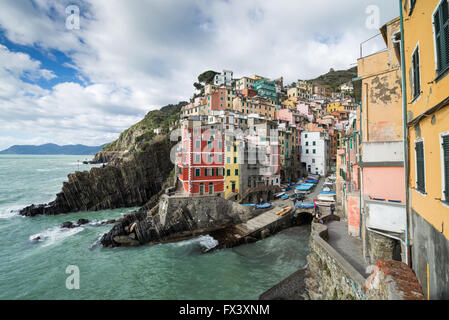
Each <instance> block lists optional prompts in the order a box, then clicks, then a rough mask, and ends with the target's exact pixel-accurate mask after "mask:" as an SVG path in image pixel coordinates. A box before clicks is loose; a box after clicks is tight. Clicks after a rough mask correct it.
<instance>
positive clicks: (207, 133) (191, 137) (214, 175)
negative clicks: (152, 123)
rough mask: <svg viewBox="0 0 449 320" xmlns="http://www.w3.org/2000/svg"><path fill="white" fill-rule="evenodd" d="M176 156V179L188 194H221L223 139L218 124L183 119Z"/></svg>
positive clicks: (223, 180)
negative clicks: (178, 149) (204, 123)
mask: <svg viewBox="0 0 449 320" xmlns="http://www.w3.org/2000/svg"><path fill="white" fill-rule="evenodd" d="M181 130H182V148H181V152H179V153H178V168H179V169H178V170H179V171H178V179H179V180H180V181H181V183H182V185H183V189H184V191H185V192H186V193H188V194H191V195H204V194H215V195H218V196H221V195H222V193H224V184H225V177H224V136H223V135H222V128H221V125H220V124H218V125H217V124H214V125H202V122H201V121H200V120H199V119H198V120H191V119H189V120H184V122H183V123H182V126H181Z"/></svg>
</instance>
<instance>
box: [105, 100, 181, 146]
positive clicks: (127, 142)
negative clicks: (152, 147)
mask: <svg viewBox="0 0 449 320" xmlns="http://www.w3.org/2000/svg"><path fill="white" fill-rule="evenodd" d="M186 104H187V102H185V101H182V102H179V103H178V104H169V105H167V106H165V107H162V108H161V109H160V110H153V111H150V112H148V113H147V114H146V115H145V117H144V118H143V119H142V120H141V121H139V122H138V123H136V124H134V125H132V126H131V127H129V128H128V129H126V130H125V131H123V132H122V133H121V134H120V136H119V138H118V139H117V140H115V141H113V142H111V143H109V144H107V145H106V146H104V148H103V149H102V151H121V152H123V151H128V152H130V153H132V152H134V151H144V150H146V148H147V147H148V144H149V143H150V141H151V140H152V139H153V138H154V137H155V136H156V133H155V132H154V129H157V128H161V129H162V134H168V133H169V131H170V128H171V127H175V126H176V125H177V123H178V121H179V114H180V112H181V108H182V107H183V106H185V105H186Z"/></svg>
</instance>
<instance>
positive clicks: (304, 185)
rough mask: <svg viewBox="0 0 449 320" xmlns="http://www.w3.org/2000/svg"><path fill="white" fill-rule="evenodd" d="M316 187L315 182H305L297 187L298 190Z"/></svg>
mask: <svg viewBox="0 0 449 320" xmlns="http://www.w3.org/2000/svg"><path fill="white" fill-rule="evenodd" d="M313 187H314V184H313V183H303V184H301V185H300V186H297V187H296V190H299V191H309V190H310V189H312V188H313Z"/></svg>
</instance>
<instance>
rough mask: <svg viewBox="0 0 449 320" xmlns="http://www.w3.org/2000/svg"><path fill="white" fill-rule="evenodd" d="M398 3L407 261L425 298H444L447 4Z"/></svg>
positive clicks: (448, 222) (448, 275)
mask: <svg viewBox="0 0 449 320" xmlns="http://www.w3.org/2000/svg"><path fill="white" fill-rule="evenodd" d="M402 4H403V8H402V9H403V15H404V20H403V23H404V39H403V40H404V51H405V52H404V56H405V66H404V67H405V74H406V84H407V96H406V98H407V127H408V136H409V137H408V138H409V139H408V143H409V144H408V151H409V170H408V171H409V196H410V204H411V208H410V212H409V215H410V218H411V230H410V237H411V243H412V261H411V262H412V268H413V270H414V271H415V273H416V275H417V277H418V279H419V281H420V283H421V286H422V288H423V291H424V292H425V293H426V295H427V297H428V298H429V299H449V5H448V1H447V0H425V1H405V0H404V1H402Z"/></svg>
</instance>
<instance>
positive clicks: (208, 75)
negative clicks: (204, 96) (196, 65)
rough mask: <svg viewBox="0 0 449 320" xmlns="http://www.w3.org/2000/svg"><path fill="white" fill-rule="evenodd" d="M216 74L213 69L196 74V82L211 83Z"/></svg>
mask: <svg viewBox="0 0 449 320" xmlns="http://www.w3.org/2000/svg"><path fill="white" fill-rule="evenodd" d="M217 74H218V72H215V71H213V70H208V71H205V72H203V73H202V74H200V75H199V76H198V82H200V83H204V84H205V85H206V84H209V83H212V82H213V81H214V78H215V75H217Z"/></svg>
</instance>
